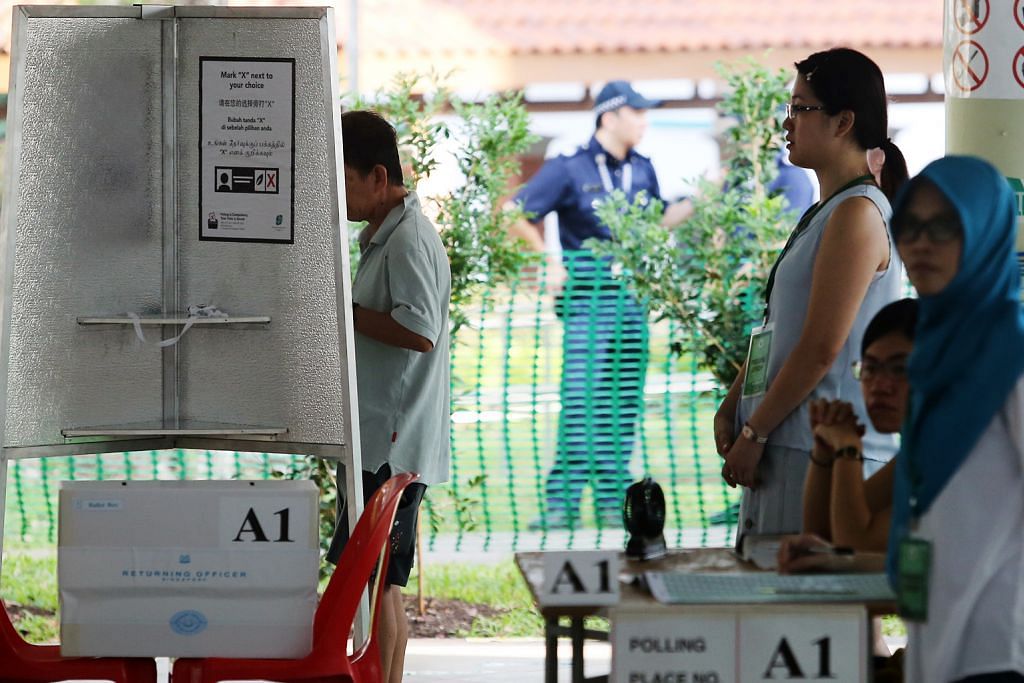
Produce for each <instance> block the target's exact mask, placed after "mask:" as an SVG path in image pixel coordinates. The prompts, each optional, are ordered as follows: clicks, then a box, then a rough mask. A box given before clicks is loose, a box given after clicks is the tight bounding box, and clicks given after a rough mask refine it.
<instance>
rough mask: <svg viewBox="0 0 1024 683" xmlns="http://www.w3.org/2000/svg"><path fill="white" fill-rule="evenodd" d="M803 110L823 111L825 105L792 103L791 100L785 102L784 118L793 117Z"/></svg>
mask: <svg viewBox="0 0 1024 683" xmlns="http://www.w3.org/2000/svg"><path fill="white" fill-rule="evenodd" d="M805 111H825V105H823V104H793V103H792V102H786V118H787V119H795V118H796V115H797V114H802V113H803V112H805Z"/></svg>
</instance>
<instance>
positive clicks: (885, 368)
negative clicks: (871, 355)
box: [853, 358, 907, 382]
mask: <svg viewBox="0 0 1024 683" xmlns="http://www.w3.org/2000/svg"><path fill="white" fill-rule="evenodd" d="M883 375H884V376H886V377H888V378H889V379H896V380H899V379H906V377H907V359H906V358H897V359H893V360H888V361H876V360H866V361H857V362H856V363H854V364H853V378H854V379H855V380H857V381H859V382H873V381H875V380H876V379H880V378H881V377H882V376H883Z"/></svg>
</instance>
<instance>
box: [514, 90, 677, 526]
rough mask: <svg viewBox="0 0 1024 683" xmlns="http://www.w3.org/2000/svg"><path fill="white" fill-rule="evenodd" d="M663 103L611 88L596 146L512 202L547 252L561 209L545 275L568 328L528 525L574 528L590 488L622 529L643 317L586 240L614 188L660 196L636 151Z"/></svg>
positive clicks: (597, 228) (599, 233)
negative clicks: (554, 415) (551, 225)
mask: <svg viewBox="0 0 1024 683" xmlns="http://www.w3.org/2000/svg"><path fill="white" fill-rule="evenodd" d="M660 104H661V103H660V102H658V101H656V100H650V99H647V98H646V97H644V96H643V95H641V94H640V93H638V92H637V91H636V90H634V89H633V87H632V86H631V85H630V84H629V83H627V82H625V81H612V82H610V83H608V84H607V85H605V86H604V88H602V89H601V92H600V93H599V94H598V96H597V98H596V100H595V103H594V114H595V115H596V117H597V129H596V131H595V132H594V135H593V137H591V138H590V141H589V142H588V143H587V144H586V145H584V146H583V147H581V148H580V149H579V150H577V151H576V152H575V153H574V154H571V155H568V156H559V157H556V158H552V159H549V160H548V161H547V162H545V164H544V165H543V166H542V167H541V169H540V170H539V171H538V172H537V173H536V175H534V176H533V177H532V178H531V179H530V181H529V182H528V183H527V184H526V186H524V187H523V189H522V190H521V191H520V192H519V194H518V195H517V196H516V200H517V201H519V202H520V204H521V205H522V207H523V209H524V211H525V212H526V214H527V216H528V217H529V218H530V220H531V221H536V222H535V223H533V224H530V223H527V222H525V221H524V222H523V224H521V225H519V226H516V228H514V229H513V231H512V232H513V234H515V235H517V236H520V237H523V238H524V239H526V241H527V242H528V243H529V244H531V245H532V246H533V247H534V248H535V249H537V250H538V251H543V250H544V241H543V238H542V237H541V235H540V232H539V230H538V229H537V226H538V224H539V222H540V221H542V220H543V219H544V216H545V215H547V214H548V213H551V212H555V213H556V214H557V216H558V234H559V240H560V242H561V245H562V265H559V264H551V275H549V284H551V285H553V286H554V288H555V289H556V291H557V290H558V289H561V290H562V291H561V296H560V301H558V302H556V305H557V310H559V312H560V313H561V315H562V318H563V323H564V325H565V333H564V335H563V349H562V350H563V356H562V383H561V398H562V411H561V414H560V417H559V426H558V452H557V454H556V457H555V463H554V466H553V467H552V469H551V472H550V474H549V475H548V478H547V485H546V497H547V514H546V515H542V516H541V518H540V519H539V520H535V521H534V522H532V523H531V524H530V528H531V529H538V528H541V529H552V528H569V527H572V526H575V523H576V522H577V521H578V520H579V516H580V511H579V503H580V499H581V497H582V494H583V490H584V488H585V487H586V486H587V484H588V483H589V484H590V485H592V486H593V497H594V503H595V513H596V518H597V520H598V524H599V525H601V526H612V525H614V526H618V525H621V523H622V498H623V493H624V491H625V488H626V487H627V486H628V485H629V483H630V481H631V476H630V473H629V459H630V454H631V452H632V450H633V441H634V434H635V428H636V420H637V418H638V417H640V415H641V413H642V408H643V405H642V402H643V389H644V377H645V374H646V368H647V336H648V335H647V315H646V311H645V310H644V309H643V308H642V307H641V306H640V305H639V304H638V303H637V301H636V299H635V298H634V297H633V295H632V294H631V293H630V292H629V290H628V289H627V288H626V286H625V285H624V284H623V283H622V282H621V281H620V280H617V279H615V278H613V277H612V276H611V272H610V270H609V267H608V265H607V263H605V262H604V261H601V260H597V259H595V258H594V256H593V255H592V254H591V253H590V252H589V251H588V250H587V248H586V246H585V242H586V241H587V240H588V239H591V238H596V239H599V240H607V239H610V238H611V235H610V233H609V231H608V228H607V227H606V226H605V225H603V224H602V223H601V222H600V221H599V220H598V218H597V216H596V215H595V213H594V208H595V206H596V205H597V204H598V203H599V202H600V201H601V200H602V199H604V198H605V197H607V196H608V195H609V193H611V192H612V191H613V190H621V191H622V192H623V193H624V194H625V195H626V196H627V197H628V198H629V199H630V200H633V199H634V198H635V197H636V195H637V194H638V193H640V192H645V193H646V194H647V196H648V197H649V198H652V199H661V191H660V189H659V187H658V178H657V176H656V175H655V172H654V166H653V165H651V161H650V159H648V158H647V157H645V156H642V155H640V154H638V153H637V152H636V151H635V149H634V147H636V145H637V144H639V142H640V140H641V138H642V137H643V134H644V131H645V130H646V128H647V119H646V110H647V109H650V108H652V107H657V106H659V105H660ZM688 210H689V209H688V207H684V206H683V205H681V204H676V205H672V206H670V207H669V208H668V210H667V211H666V213H665V217H664V221H663V222H664V223H666V224H675V223H678V222H681V221H682V219H683V218H685V212H686V211H688ZM562 266H564V269H563V267H562ZM563 281H564V282H563Z"/></svg>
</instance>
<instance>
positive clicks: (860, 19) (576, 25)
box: [0, 0, 943, 56]
mask: <svg viewBox="0 0 1024 683" xmlns="http://www.w3.org/2000/svg"><path fill="white" fill-rule="evenodd" d="M34 1H35V2H39V1H40V0H21V2H22V4H34ZM41 1H42V2H44V3H45V4H64V3H68V4H73V3H70V2H69V0H41ZM317 2H324V3H325V4H326V2H325V0H312V2H302V1H300V0H248V1H246V0H228V2H226V3H223V4H228V5H263V6H266V5H296V4H317ZM13 4H14V2H12V0H0V49H2V50H3V51H4V52H6V51H8V50H9V49H10V36H9V33H10V25H11V24H10V9H11V6H12V5H13ZM334 5H335V7H336V9H337V17H336V18H337V23H338V26H337V28H338V42H339V44H341V45H344V43H345V41H346V40H347V32H348V29H347V22H348V0H336V2H335V3H334ZM359 12H360V29H361V34H360V52H362V53H363V55H373V54H379V55H396V54H397V55H418V54H422V55H427V54H445V55H449V56H451V55H466V56H472V55H473V54H503V55H548V54H550V55H555V54H588V53H623V54H626V53H674V52H691V51H701V50H763V49H765V48H769V47H780V48H781V47H799V48H811V49H813V48H818V47H830V46H834V45H851V46H855V47H859V48H871V47H892V48H900V47H913V48H920V47H926V48H937V47H939V46H940V45H941V40H942V12H943V2H942V0H858V1H857V2H849V1H847V0H361V1H360V3H359Z"/></svg>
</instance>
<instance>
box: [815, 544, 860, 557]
mask: <svg viewBox="0 0 1024 683" xmlns="http://www.w3.org/2000/svg"><path fill="white" fill-rule="evenodd" d="M802 553H803V554H806V555H853V553H854V551H853V548H850V547H848V546H843V545H815V546H811V547H810V548H803V549H802Z"/></svg>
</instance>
